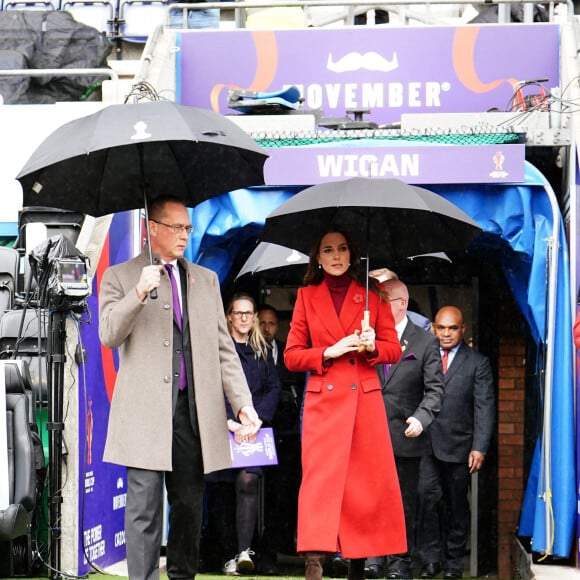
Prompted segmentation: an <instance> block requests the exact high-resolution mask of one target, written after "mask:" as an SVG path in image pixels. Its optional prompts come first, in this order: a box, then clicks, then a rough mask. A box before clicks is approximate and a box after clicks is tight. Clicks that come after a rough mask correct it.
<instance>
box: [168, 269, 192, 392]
mask: <svg viewBox="0 0 580 580" xmlns="http://www.w3.org/2000/svg"><path fill="white" fill-rule="evenodd" d="M165 269H166V270H167V275H168V276H169V281H170V282H171V293H172V294H173V314H174V315H175V322H176V323H177V327H178V328H179V330H182V328H181V324H182V316H181V304H180V303H179V292H178V291H177V281H176V280H175V276H174V275H173V264H165ZM179 372H180V375H179V388H180V389H181V390H183V389H185V387H186V386H187V371H186V370H185V355H184V354H183V351H182V352H181V368H180V370H179Z"/></svg>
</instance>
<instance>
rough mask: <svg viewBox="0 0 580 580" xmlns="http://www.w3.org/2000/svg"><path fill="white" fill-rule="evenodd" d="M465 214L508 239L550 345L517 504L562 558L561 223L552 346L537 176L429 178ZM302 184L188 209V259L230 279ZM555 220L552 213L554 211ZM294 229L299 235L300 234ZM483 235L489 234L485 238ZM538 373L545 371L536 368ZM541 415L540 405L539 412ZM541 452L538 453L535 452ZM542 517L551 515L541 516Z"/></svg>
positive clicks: (541, 541) (546, 223)
mask: <svg viewBox="0 0 580 580" xmlns="http://www.w3.org/2000/svg"><path fill="white" fill-rule="evenodd" d="M424 187H426V188H427V189H430V190H432V191H434V192H436V193H439V194H440V195H442V196H443V197H445V198H446V199H448V200H449V201H451V202H452V203H454V204H455V205H457V206H458V207H460V208H461V209H462V210H463V211H464V212H465V213H467V214H468V215H469V216H470V217H472V218H473V219H474V220H475V221H476V222H477V223H478V224H479V225H480V226H481V227H482V229H483V231H484V232H486V233H488V234H493V235H494V236H497V240H498V241H500V240H501V241H502V242H501V243H502V244H503V245H504V246H505V244H507V245H509V248H511V250H512V251H511V252H497V253H496V257H499V265H500V267H501V269H502V271H503V273H504V275H505V277H506V279H507V281H508V283H509V285H510V286H511V289H512V292H513V295H514V297H515V299H516V301H517V303H518V305H519V307H520V309H521V311H522V314H523V316H524V317H525V319H526V321H527V322H528V324H529V327H530V331H531V335H532V337H533V339H534V341H535V342H536V344H537V345H538V348H539V350H540V351H542V350H544V348H551V349H553V351H552V352H553V369H552V370H553V373H552V376H553V381H552V384H551V385H546V388H552V401H551V408H552V414H551V419H552V420H551V421H550V422H549V424H546V425H545V426H544V425H543V423H542V418H541V417H538V433H539V435H538V444H537V446H536V456H535V457H534V460H533V462H532V471H531V473H530V475H529V478H528V485H527V490H526V498H525V501H524V504H523V506H522V514H521V521H520V527H519V534H520V535H523V536H532V537H533V543H532V549H533V550H535V551H538V552H542V553H544V552H547V553H552V554H554V555H556V556H561V557H567V556H568V555H569V553H570V549H571V543H572V537H573V528H574V523H575V517H576V515H575V514H576V490H575V468H574V396H573V380H572V377H573V372H572V368H573V356H572V341H571V336H572V320H571V309H570V299H569V296H570V289H569V285H570V275H569V260H568V250H567V245H566V238H565V233H564V227H563V224H562V221H561V218H560V219H559V223H558V224H557V228H556V232H558V233H559V244H558V245H557V247H556V248H555V251H556V252H557V258H558V259H557V262H556V263H557V272H556V274H555V275H556V280H557V288H556V290H555V322H554V323H555V325H556V326H555V328H556V329H557V331H556V333H555V335H554V339H553V342H554V344H553V345H549V344H546V340H547V337H548V335H549V333H548V328H547V326H548V324H547V317H546V313H547V308H548V297H549V284H548V272H549V270H550V267H551V264H552V263H553V262H552V261H551V259H550V254H549V250H550V247H551V240H552V239H553V233H554V230H553V228H554V221H555V220H554V208H553V201H554V195H553V192H552V191H551V188H550V186H549V184H548V183H547V181H546V179H545V178H544V177H543V175H542V174H541V173H540V172H539V171H538V170H537V169H535V168H534V167H533V166H532V165H530V164H529V163H526V180H525V184H523V185H521V184H512V185H510V184H508V185H506V184H467V185H461V184H459V185H457V184H453V185H442V184H435V185H426V186H424ZM301 189H303V188H288V187H283V188H280V187H261V188H254V189H251V190H240V191H236V192H233V193H230V194H226V195H223V196H220V197H218V198H214V199H211V200H208V201H207V202H204V203H203V204H201V205H200V206H198V207H197V208H195V210H192V224H193V225H194V228H195V229H194V234H193V236H192V240H191V243H190V245H189V247H188V254H187V257H188V258H189V259H191V260H193V261H196V262H198V263H200V264H202V265H204V266H207V267H209V268H211V269H213V270H214V271H216V272H217V273H218V276H219V277H220V280H221V281H222V282H223V281H224V280H225V279H226V277H227V276H228V274H229V272H230V269H231V267H232V265H233V263H234V261H235V258H236V256H237V254H238V252H239V249H240V248H241V247H242V245H243V243H244V242H246V241H247V240H249V239H252V240H256V241H257V240H258V238H259V234H260V231H261V229H262V227H263V224H264V220H265V218H266V216H267V215H268V214H269V213H270V212H271V211H272V210H274V209H275V208H276V207H278V206H279V205H280V204H281V203H283V202H284V201H285V200H286V199H288V198H289V197H291V196H292V195H294V194H295V193H297V192H298V191H300V190H301ZM557 217H558V218H559V213H557ZM297 235H300V234H299V233H298V234H297ZM488 238H489V236H488ZM542 370H544V369H542ZM540 412H541V411H540ZM544 428H545V429H549V430H550V432H549V434H550V436H551V437H550V440H551V445H550V449H549V450H548V453H546V452H543V451H542V445H541V443H542V438H544V434H543V431H542V429H544ZM542 453H543V455H542ZM545 461H548V462H549V464H550V467H551V482H552V486H551V489H545V488H544V487H545V486H544V481H545V479H544V477H543V472H542V470H543V465H544V464H545V463H544V462H545ZM546 514H548V515H547V516H546ZM546 517H549V518H553V520H552V522H553V526H552V529H553V532H551V536H552V537H547V534H546V524H545V520H546Z"/></svg>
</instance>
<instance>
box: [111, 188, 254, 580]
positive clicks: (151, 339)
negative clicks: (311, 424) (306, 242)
mask: <svg viewBox="0 0 580 580" xmlns="http://www.w3.org/2000/svg"><path fill="white" fill-rule="evenodd" d="M149 226H150V243H151V251H152V253H153V258H154V259H153V262H154V263H153V264H150V261H149V254H148V252H147V251H144V252H143V253H142V254H141V255H139V256H137V257H136V258H133V259H131V260H129V261H127V262H124V263H122V264H118V265H115V266H111V267H110V268H108V269H107V270H106V271H105V273H104V275H103V279H102V282H101V286H100V294H99V336H100V339H101V341H102V343H103V344H104V345H105V346H107V347H109V348H117V349H119V371H118V375H117V379H116V383H115V390H114V393H113V398H112V401H111V410H110V416H109V425H108V431H107V441H106V445H105V452H104V460H105V461H107V462H111V463H115V464H118V465H125V466H127V486H128V489H127V504H126V508H125V537H126V546H127V564H128V569H129V577H130V578H131V580H140V579H143V580H157V579H158V578H159V554H160V548H161V539H162V525H163V487H164V485H165V487H166V489H167V498H168V503H169V507H170V511H169V535H168V540H167V552H166V554H167V574H168V576H169V578H172V579H173V578H175V579H193V578H194V577H195V574H196V573H197V567H198V560H199V540H200V534H201V523H202V511H203V489H204V473H209V472H211V471H216V470H220V469H225V468H229V467H231V454H230V445H229V435H228V427H227V417H226V409H225V400H224V395H225V397H227V399H228V401H229V403H230V405H231V406H232V409H233V410H234V412H235V413H236V415H237V417H238V419H239V423H240V424H239V426H238V427H237V429H236V432H235V437H236V440H237V441H252V440H253V439H254V438H255V434H256V433H257V431H258V429H259V428H260V425H261V421H260V419H259V417H258V415H257V414H256V411H255V410H254V407H253V405H252V397H251V394H250V391H249V389H248V386H247V383H246V379H245V377H244V373H243V371H242V368H241V365H240V362H239V358H238V356H237V354H236V351H235V350H234V347H233V344H232V339H231V337H230V334H229V332H228V329H227V325H226V321H225V316H224V309H223V303H222V300H221V295H220V288H219V282H218V279H217V276H216V275H215V274H214V273H213V272H212V271H210V270H207V269H205V268H202V267H201V266H197V265H195V264H192V263H191V262H189V261H187V260H186V259H184V258H183V253H184V251H185V248H186V246H187V243H188V240H189V234H190V233H191V222H190V219H189V213H188V211H187V208H186V207H185V206H184V205H183V203H182V202H181V201H179V200H178V199H175V198H172V197H169V196H163V197H158V198H156V199H155V200H154V201H153V202H152V204H151V207H150V210H149ZM167 264H169V267H168V266H167ZM153 289H157V293H158V297H157V298H156V299H152V297H151V296H150V293H151V291H152V290H153ZM176 300H177V301H178V302H177V303H176ZM177 304H178V305H177ZM179 311H181V312H179Z"/></svg>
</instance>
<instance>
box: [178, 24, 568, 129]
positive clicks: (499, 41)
mask: <svg viewBox="0 0 580 580" xmlns="http://www.w3.org/2000/svg"><path fill="white" fill-rule="evenodd" d="M177 42H178V44H179V49H180V50H179V52H178V62H177V94H178V96H177V98H178V100H179V99H180V100H181V102H182V103H183V104H187V105H195V106H199V107H204V108H210V109H213V110H215V111H219V112H221V113H223V114H231V113H232V112H233V111H232V109H229V108H228V107H227V97H228V90H229V89H243V90H252V91H261V92H274V91H279V90H281V89H282V88H284V87H287V86H289V85H296V86H297V87H298V88H299V89H300V92H301V95H302V97H304V99H305V103H304V105H305V108H306V109H321V110H322V114H323V116H325V117H339V116H344V115H345V114H346V113H347V111H348V110H352V109H363V110H369V111H370V113H369V114H368V115H367V116H366V119H368V120H370V121H374V122H377V123H393V122H398V121H399V120H400V118H401V114H403V113H452V112H463V113H466V112H467V113H468V112H485V111H488V110H489V109H492V108H497V109H499V110H501V111H505V110H508V111H509V110H510V107H511V100H512V98H513V96H514V92H515V88H516V85H517V83H518V82H520V81H524V80H536V79H542V84H543V85H545V86H546V87H547V88H549V87H553V86H557V85H558V84H559V28H558V26H557V25H552V24H531V25H526V24H518V25H516V26H514V25H513V24H508V25H491V24H486V25H483V26H476V25H468V26H460V27H400V28H395V27H388V28H383V27H367V26H355V27H345V28H338V29H330V28H311V29H301V30H277V31H272V30H232V31H221V30H220V31H199V30H196V31H191V32H183V33H181V34H178V40H177ZM208 55H209V57H211V66H208ZM530 89H531V91H532V92H534V91H535V92H538V88H537V87H535V89H534V87H530Z"/></svg>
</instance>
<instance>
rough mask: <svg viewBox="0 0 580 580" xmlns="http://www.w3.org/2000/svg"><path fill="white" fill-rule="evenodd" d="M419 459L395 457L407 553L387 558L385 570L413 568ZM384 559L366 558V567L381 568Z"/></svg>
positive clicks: (408, 571) (402, 570)
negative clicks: (403, 514)
mask: <svg viewBox="0 0 580 580" xmlns="http://www.w3.org/2000/svg"><path fill="white" fill-rule="evenodd" d="M420 461H421V458H420V457H401V456H398V455H395V465H396V467H397V475H398V477H399V485H400V486H401V497H402V499H403V510H404V512H405V528H406V530H407V551H406V552H405V553H403V554H393V555H392V556H388V557H387V570H389V571H391V572H393V571H397V572H405V573H410V572H411V569H412V567H413V560H412V554H413V550H414V549H415V520H416V515H417V494H418V482H419V464H420ZM383 562H384V557H380V558H379V557H377V558H367V565H369V564H377V565H379V566H382V565H383Z"/></svg>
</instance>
